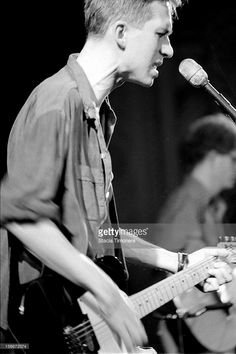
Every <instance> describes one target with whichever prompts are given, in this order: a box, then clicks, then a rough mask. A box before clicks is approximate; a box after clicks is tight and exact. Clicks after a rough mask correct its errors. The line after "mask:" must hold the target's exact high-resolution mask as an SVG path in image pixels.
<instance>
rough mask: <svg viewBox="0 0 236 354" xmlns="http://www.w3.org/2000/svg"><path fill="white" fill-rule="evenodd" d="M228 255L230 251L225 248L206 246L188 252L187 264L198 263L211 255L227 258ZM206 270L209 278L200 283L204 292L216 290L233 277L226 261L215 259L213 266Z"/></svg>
mask: <svg viewBox="0 0 236 354" xmlns="http://www.w3.org/2000/svg"><path fill="white" fill-rule="evenodd" d="M229 255H230V252H229V251H228V250H226V249H220V248H208V247H206V248H202V249H200V250H198V251H196V252H193V253H191V254H189V265H190V266H192V265H195V264H197V263H200V262H201V261H203V260H205V259H208V258H210V257H211V256H215V257H220V258H227V257H228V256H229ZM208 272H209V278H207V279H206V280H205V281H204V282H202V283H201V286H202V289H203V291H204V292H209V291H215V290H218V289H219V286H220V285H222V284H225V283H228V282H230V281H231V280H232V279H233V278H232V269H231V268H230V266H229V265H228V264H227V263H226V262H224V261H222V260H220V259H216V261H215V263H214V265H213V267H212V268H210V269H209V271H208Z"/></svg>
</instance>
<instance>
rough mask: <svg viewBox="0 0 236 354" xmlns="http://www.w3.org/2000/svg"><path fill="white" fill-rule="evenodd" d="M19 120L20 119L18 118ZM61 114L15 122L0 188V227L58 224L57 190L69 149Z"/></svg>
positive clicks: (25, 116) (66, 124) (65, 126)
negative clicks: (41, 222)
mask: <svg viewBox="0 0 236 354" xmlns="http://www.w3.org/2000/svg"><path fill="white" fill-rule="evenodd" d="M21 118H22V117H21ZM67 131H68V122H67V121H66V118H65V116H64V113H63V111H60V110H51V111H49V112H45V113H43V114H41V115H40V116H37V117H36V116H30V110H29V115H24V119H18V120H16V123H15V124H14V126H13V129H12V132H11V134H10V138H9V145H8V172H7V175H6V176H5V177H4V179H3V181H2V185H1V224H2V225H4V224H6V223H8V222H11V221H18V222H23V221H32V222H33V221H37V220H39V219H41V218H49V219H52V220H54V221H58V220H59V217H60V215H59V214H60V208H59V206H58V200H57V199H58V190H59V187H60V182H61V178H62V176H63V169H64V163H65V154H66V151H67V146H68V136H67V135H68V134H67Z"/></svg>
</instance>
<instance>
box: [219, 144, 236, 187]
mask: <svg viewBox="0 0 236 354" xmlns="http://www.w3.org/2000/svg"><path fill="white" fill-rule="evenodd" d="M217 169H218V172H217V174H218V177H217V178H218V182H219V185H220V186H221V190H224V189H230V188H233V186H234V184H235V182H236V150H232V151H231V152H229V153H228V154H218V168H217Z"/></svg>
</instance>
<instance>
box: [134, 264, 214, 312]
mask: <svg viewBox="0 0 236 354" xmlns="http://www.w3.org/2000/svg"><path fill="white" fill-rule="evenodd" d="M215 259H216V258H215V257H211V258H209V259H208V260H205V261H203V262H201V263H199V264H198V265H196V266H192V267H188V268H186V269H184V270H182V271H180V272H178V273H176V274H174V275H172V276H171V277H169V278H166V279H164V280H162V281H160V282H158V283H157V284H154V285H152V286H150V287H148V288H146V289H144V290H142V291H140V292H138V293H137V294H134V295H132V296H130V299H131V301H132V303H133V304H134V307H135V310H136V312H137V314H138V315H139V318H143V317H145V316H146V315H148V314H149V313H151V312H152V311H154V310H156V309H157V308H159V307H161V306H162V305H164V304H166V303H167V302H168V301H170V300H172V299H173V298H174V297H176V296H177V295H179V294H181V293H183V292H184V291H185V290H187V289H189V288H191V287H193V286H194V285H196V284H198V283H200V282H201V281H203V280H205V279H206V278H208V277H209V273H208V270H209V268H210V267H211V265H212V264H213V263H214V261H215Z"/></svg>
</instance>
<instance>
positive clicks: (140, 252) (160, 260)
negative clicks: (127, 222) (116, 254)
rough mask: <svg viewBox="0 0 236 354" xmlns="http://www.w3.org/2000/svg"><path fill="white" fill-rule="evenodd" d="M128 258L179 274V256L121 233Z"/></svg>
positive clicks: (128, 234)
mask: <svg viewBox="0 0 236 354" xmlns="http://www.w3.org/2000/svg"><path fill="white" fill-rule="evenodd" d="M120 235H121V242H122V247H123V250H124V253H125V256H126V257H130V258H135V259H138V260H140V261H141V262H143V263H146V264H149V265H152V266H153V267H157V268H162V269H165V270H168V271H170V272H172V273H176V272H177V268H178V254H177V253H175V252H171V251H168V250H166V249H164V248H161V247H158V246H156V245H154V244H152V243H150V242H147V241H144V240H142V239H141V238H139V237H137V236H134V235H132V234H130V233H126V232H120Z"/></svg>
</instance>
